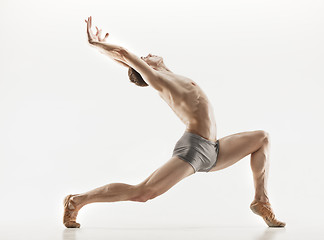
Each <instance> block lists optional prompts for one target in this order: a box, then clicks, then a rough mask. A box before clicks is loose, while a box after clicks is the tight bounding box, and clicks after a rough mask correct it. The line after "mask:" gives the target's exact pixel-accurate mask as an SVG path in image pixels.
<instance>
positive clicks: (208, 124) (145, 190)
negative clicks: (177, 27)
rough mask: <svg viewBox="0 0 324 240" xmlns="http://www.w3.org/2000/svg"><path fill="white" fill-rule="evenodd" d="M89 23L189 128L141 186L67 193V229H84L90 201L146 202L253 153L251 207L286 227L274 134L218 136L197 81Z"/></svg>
mask: <svg viewBox="0 0 324 240" xmlns="http://www.w3.org/2000/svg"><path fill="white" fill-rule="evenodd" d="M85 22H86V23H87V35H88V42H89V44H90V45H91V46H94V47H95V48H97V49H98V50H99V51H101V52H102V53H104V54H106V55H107V56H109V57H111V58H112V59H113V60H115V61H117V62H118V63H120V64H122V65H123V66H126V67H128V68H129V71H128V73H129V77H130V79H131V81H132V82H133V83H135V84H137V85H138V86H151V87H153V88H154V89H155V90H156V91H158V93H159V95H160V96H161V98H162V99H163V100H164V101H165V102H166V103H167V104H168V105H169V106H170V107H171V109H172V110H173V111H174V112H175V114H176V115H177V116H178V117H179V118H180V119H181V121H182V122H183V123H184V124H185V125H186V130H185V132H184V134H183V136H182V137H181V138H180V139H179V141H178V142H177V143H176V145H175V148H174V150H173V155H172V157H171V158H170V159H169V160H168V161H167V162H166V163H165V164H164V165H162V166H161V167H160V168H158V169H157V170H155V171H154V172H153V173H152V174H151V175H150V176H149V177H147V178H146V179H145V180H144V181H143V182H141V183H139V184H137V185H129V184H124V183H111V184H107V185H105V186H102V187H98V188H96V189H93V190H91V191H88V192H85V193H81V194H70V195H67V196H66V197H65V198H64V217H63V224H64V225H65V226H66V227H68V228H79V227H80V224H79V223H77V222H76V217H77V214H78V211H79V210H80V209H81V208H82V207H83V206H85V205H87V204H89V203H95V202H116V201H138V202H146V201H147V200H150V199H153V198H155V197H157V196H159V195H161V194H163V193H165V192H166V191H168V190H169V189H170V188H171V187H172V186H174V185H175V184H176V183H178V182H179V181H181V180H182V179H184V178H186V177H188V176H190V175H191V174H194V173H196V172H206V173H207V172H214V171H218V170H221V169H224V168H227V167H229V166H231V165H233V164H234V163H236V162H238V161H239V160H240V159H242V158H244V157H245V156H247V155H249V154H251V168H252V172H253V180H254V187H255V196H254V200H253V201H252V203H251V205H250V208H251V210H252V211H253V212H254V213H255V214H257V215H260V216H261V217H262V218H263V220H264V221H265V222H266V224H267V225H268V226H269V227H284V226H285V225H286V223H284V222H281V221H278V220H277V219H276V218H275V214H274V213H273V210H272V207H271V204H270V202H269V197H268V194H267V179H268V172H269V145H270V142H269V134H268V133H267V132H265V131H263V130H256V131H248V132H242V133H236V134H233V135H229V136H226V137H223V138H220V139H218V140H217V136H216V123H215V117H214V113H213V107H212V105H211V103H210V102H209V100H208V98H207V96H206V94H205V93H204V92H203V91H202V89H201V88H200V87H199V86H198V85H197V83H196V82H194V81H192V80H191V79H189V78H187V77H184V76H180V75H178V74H175V73H173V72H172V71H171V70H170V69H169V68H167V67H166V66H165V64H164V62H163V58H162V57H159V56H155V55H152V54H149V55H147V56H146V57H141V58H139V57H137V56H136V55H135V54H133V53H132V52H130V51H129V50H127V49H126V48H124V47H121V46H116V45H113V44H110V43H106V42H105V41H106V39H107V37H108V35H109V34H108V33H106V35H105V37H104V38H102V37H101V29H100V30H99V29H98V28H97V27H96V29H97V33H96V34H93V33H92V31H91V23H92V19H91V16H90V17H89V18H88V20H85ZM135 70H136V71H135ZM141 76H142V77H143V78H141ZM144 79H145V81H144Z"/></svg>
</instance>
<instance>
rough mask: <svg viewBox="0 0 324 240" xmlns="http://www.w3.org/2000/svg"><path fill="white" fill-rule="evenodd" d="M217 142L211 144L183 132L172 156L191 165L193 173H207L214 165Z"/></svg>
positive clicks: (217, 149) (198, 136)
mask: <svg viewBox="0 0 324 240" xmlns="http://www.w3.org/2000/svg"><path fill="white" fill-rule="evenodd" d="M218 152H219V141H218V140H217V141H216V142H213V141H211V140H208V139H205V138H203V137H201V136H200V135H197V134H195V133H191V132H188V131H185V132H184V134H183V135H182V137H181V138H180V139H179V140H178V142H177V143H176V145H175V147H174V149H173V154H172V156H177V157H179V158H180V159H182V160H184V161H186V162H188V163H190V164H191V166H192V167H193V169H194V170H195V172H209V170H210V169H212V168H213V167H214V166H215V165H216V161H217V156H218Z"/></svg>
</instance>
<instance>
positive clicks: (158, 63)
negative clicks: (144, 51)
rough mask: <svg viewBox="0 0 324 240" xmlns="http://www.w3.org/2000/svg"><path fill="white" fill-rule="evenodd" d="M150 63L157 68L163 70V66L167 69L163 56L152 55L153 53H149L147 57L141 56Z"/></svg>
mask: <svg viewBox="0 0 324 240" xmlns="http://www.w3.org/2000/svg"><path fill="white" fill-rule="evenodd" d="M141 59H142V60H144V61H145V62H146V63H147V64H148V65H150V66H151V67H152V68H154V69H155V70H161V68H162V69H163V68H164V69H165V68H166V67H165V65H164V62H163V58H162V57H160V56H156V55H152V54H151V53H150V54H148V55H147V56H146V57H141Z"/></svg>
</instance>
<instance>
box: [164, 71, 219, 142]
mask: <svg viewBox="0 0 324 240" xmlns="http://www.w3.org/2000/svg"><path fill="white" fill-rule="evenodd" d="M158 77H159V78H162V82H163V86H162V87H161V90H160V91H159V95H160V97H161V98H162V99H163V100H164V101H165V102H166V103H167V104H168V105H169V106H170V107H171V109H172V110H173V111H174V113H175V114H176V115H177V116H178V117H179V118H180V119H181V121H182V122H183V123H184V124H185V125H186V126H187V129H186V130H188V131H190V132H193V133H196V134H199V135H201V136H202V137H204V138H206V139H208V140H212V141H216V134H217V133H216V122H215V117H214V110H213V107H212V105H211V103H210V102H209V100H208V97H207V95H206V94H205V93H204V92H203V90H202V89H201V88H200V87H199V86H198V84H197V83H196V82H194V81H193V80H191V79H190V78H187V77H184V76H181V75H177V74H174V73H172V72H167V71H163V72H159V74H158ZM160 81H161V80H160Z"/></svg>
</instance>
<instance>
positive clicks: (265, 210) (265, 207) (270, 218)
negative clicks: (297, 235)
mask: <svg viewBox="0 0 324 240" xmlns="http://www.w3.org/2000/svg"><path fill="white" fill-rule="evenodd" d="M250 209H251V210H252V212H254V213H255V214H257V215H259V216H261V217H262V218H263V220H264V221H265V222H266V224H267V225H268V226H269V227H284V226H286V223H285V222H280V221H278V220H277V219H276V218H275V214H274V213H273V210H272V208H271V204H270V203H269V202H260V201H256V200H254V201H253V202H252V203H251V205H250Z"/></svg>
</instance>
